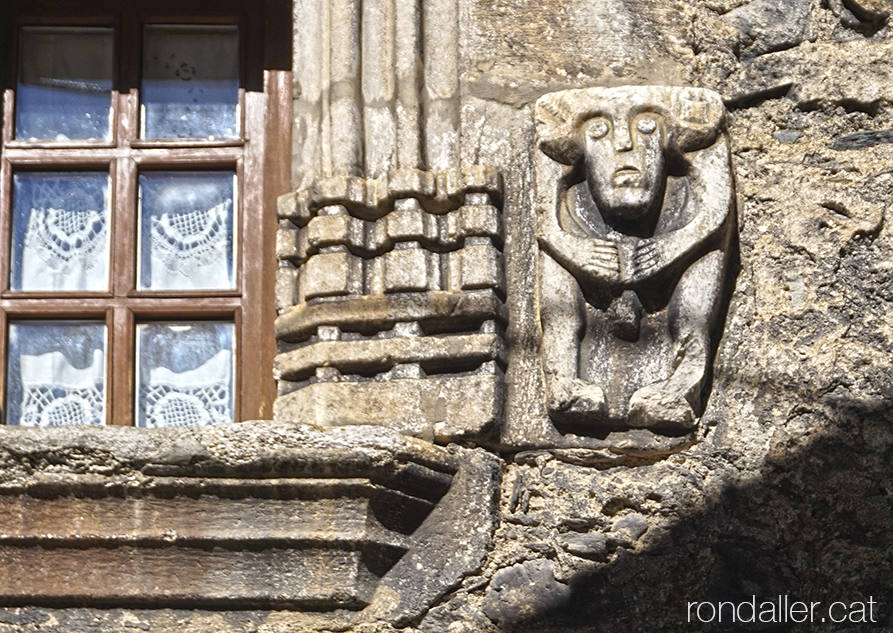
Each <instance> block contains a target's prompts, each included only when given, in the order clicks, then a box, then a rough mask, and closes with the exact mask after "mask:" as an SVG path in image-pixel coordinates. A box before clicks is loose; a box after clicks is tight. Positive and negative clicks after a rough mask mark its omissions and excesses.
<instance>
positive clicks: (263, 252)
mask: <svg viewBox="0 0 893 633" xmlns="http://www.w3.org/2000/svg"><path fill="white" fill-rule="evenodd" d="M35 5H37V7H36V8H35ZM187 9H188V12H187V11H186V10H187ZM147 24H178V25H179V24H183V25H189V24H234V25H237V26H238V27H239V33H240V48H239V50H240V57H241V59H240V69H241V73H240V75H241V76H240V88H239V104H240V107H239V115H240V119H241V120H240V130H239V138H235V139H219V140H204V139H195V140H191V139H186V140H167V139H159V140H156V139H141V138H140V137H139V133H140V100H139V89H140V72H141V69H142V56H141V43H142V39H143V26H144V25H147ZM32 25H33V26H105V27H113V28H114V29H115V52H114V60H115V66H114V68H115V73H116V74H115V76H114V79H113V86H112V106H111V107H112V119H111V120H112V132H111V137H112V140H111V141H89V140H87V141H64V142H57V141H36V142H31V141H22V140H16V139H15V138H14V126H15V110H14V107H15V87H16V79H17V74H18V49H17V47H18V33H19V29H20V27H22V26H32ZM290 27H291V6H290V2H288V0H175V1H174V0H160V1H153V2H140V1H139V0H124V1H122V0H88V1H82V2H79V3H72V2H66V1H65V0H47V1H44V2H40V3H34V2H32V1H30V0H25V1H18V0H16V1H8V2H6V3H4V6H3V8H2V9H0V28H2V29H3V31H4V35H5V41H6V42H8V46H7V48H6V50H4V51H0V55H3V56H5V57H6V59H7V62H8V63H6V64H4V65H5V66H6V68H7V69H9V71H8V73H7V77H5V86H4V90H3V107H2V112H3V126H2V136H0V144H2V150H0V283H2V286H0V288H2V291H0V359H2V362H0V402H3V403H5V402H6V394H7V375H6V373H7V361H6V359H7V349H8V341H9V324H10V322H11V321H13V320H15V321H20V320H28V319H39V320H49V319H90V320H96V321H104V322H105V324H106V327H107V343H106V359H107V361H106V420H105V422H106V424H113V425H124V426H131V425H133V424H134V413H135V402H136V401H137V395H138V394H137V390H138V385H135V384H134V380H135V377H136V369H135V363H136V360H137V359H136V358H135V345H136V326H137V324H139V323H143V322H149V321H160V320H170V321H189V320H192V321H211V320H222V321H228V322H232V323H233V324H234V326H235V338H234V352H235V354H236V359H237V361H236V372H235V376H234V385H233V387H234V396H235V398H234V400H235V402H234V413H235V416H234V417H235V420H236V421H244V420H249V419H263V418H269V417H271V415H272V405H273V400H274V398H275V394H276V390H275V383H274V380H273V372H272V367H273V357H274V355H275V352H276V345H275V339H274V336H273V332H272V327H273V320H274V319H275V308H274V274H275V267H276V256H275V234H276V228H277V222H276V212H275V208H276V198H277V197H278V196H279V195H280V194H282V193H284V192H286V191H287V190H288V186H289V172H290V169H289V164H290V160H289V156H290V150H291V148H290V136H291V96H292V95H291V73H290V64H291V28H290ZM82 169H83V170H100V171H101V170H103V169H108V173H109V175H110V200H111V202H110V208H111V214H110V252H109V259H110V261H109V269H110V270H109V275H110V278H109V280H110V290H109V291H108V292H77V293H73V292H59V293H55V292H23V291H11V290H10V289H9V287H10V283H9V263H10V251H11V249H12V247H11V225H12V184H13V183H12V181H13V174H14V173H16V172H18V171H77V170H82ZM219 169H226V170H234V171H235V173H236V175H237V182H238V187H237V193H236V196H237V198H236V201H234V202H235V204H234V207H235V210H236V216H235V218H234V221H238V223H239V225H238V227H236V226H234V229H235V233H236V235H237V238H236V244H235V255H234V262H233V263H234V275H235V277H236V283H235V290H229V291H226V290H225V291H157V290H156V291H150V290H137V283H136V281H137V280H136V270H137V267H136V258H137V257H138V246H139V244H138V243H137V240H138V228H137V222H138V220H139V218H138V211H137V204H138V203H137V194H138V179H139V174H140V173H141V172H149V171H176V170H184V171H203V170H209V171H214V170H219ZM3 417H4V420H3V422H2V423H5V407H4V416H3Z"/></svg>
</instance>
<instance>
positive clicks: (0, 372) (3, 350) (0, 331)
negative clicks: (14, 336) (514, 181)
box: [0, 310, 9, 424]
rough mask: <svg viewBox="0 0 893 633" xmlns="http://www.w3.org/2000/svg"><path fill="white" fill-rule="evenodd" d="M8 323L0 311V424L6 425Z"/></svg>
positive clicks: (4, 313) (2, 311)
mask: <svg viewBox="0 0 893 633" xmlns="http://www.w3.org/2000/svg"><path fill="white" fill-rule="evenodd" d="M8 358H9V321H8V319H7V318H6V312H5V311H4V310H0V406H2V408H3V415H2V416H0V424H6V393H7V387H6V381H7V380H8V378H9V377H8V376H7V373H8V371H9V363H8V362H7V359H8Z"/></svg>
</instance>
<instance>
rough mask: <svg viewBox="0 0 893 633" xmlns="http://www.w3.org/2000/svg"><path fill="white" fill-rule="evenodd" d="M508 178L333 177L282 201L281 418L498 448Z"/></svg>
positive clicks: (473, 171)
mask: <svg viewBox="0 0 893 633" xmlns="http://www.w3.org/2000/svg"><path fill="white" fill-rule="evenodd" d="M502 188H503V185H502V178H501V175H500V174H499V172H498V171H496V170H494V169H492V168H488V167H485V166H472V167H468V168H464V169H455V170H443V171H437V172H426V171H420V170H400V171H394V172H389V173H387V174H385V175H384V176H382V177H381V178H377V179H363V178H356V177H341V178H329V179H325V180H323V181H320V182H318V183H317V184H316V185H314V186H313V187H311V188H309V189H306V190H303V191H300V192H297V193H294V194H289V195H287V196H283V198H282V199H281V200H280V219H281V224H280V231H279V253H278V254H279V259H280V263H281V267H280V271H279V272H280V276H279V303H280V316H279V318H278V319H277V321H276V335H277V338H278V339H279V343H280V354H279V355H278V356H277V358H276V367H275V370H276V376H277V379H278V380H279V385H280V396H279V398H278V399H277V403H276V408H275V410H274V415H275V417H276V418H277V419H282V420H288V419H291V420H302V421H312V422H314V423H316V424H320V425H323V426H336V425H342V424H382V425H385V426H389V427H391V428H395V429H397V430H399V431H401V432H403V433H406V434H408V435H415V436H418V437H423V438H427V439H435V440H437V441H438V442H449V441H452V440H458V439H463V440H469V439H472V440H477V441H480V440H484V439H486V438H488V437H489V438H495V436H496V434H497V433H498V429H499V425H500V423H501V419H502V409H503V400H504V377H503V371H504V368H505V366H506V363H507V358H506V348H505V343H504V329H505V323H506V310H505V306H504V300H505V273H504V265H503V257H502V249H503V242H504V238H503V224H502V215H501V205H502Z"/></svg>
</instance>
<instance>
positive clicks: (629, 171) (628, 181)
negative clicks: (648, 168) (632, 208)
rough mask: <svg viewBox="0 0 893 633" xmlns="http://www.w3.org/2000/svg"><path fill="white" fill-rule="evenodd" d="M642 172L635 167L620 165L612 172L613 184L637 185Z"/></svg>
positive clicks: (623, 185)
mask: <svg viewBox="0 0 893 633" xmlns="http://www.w3.org/2000/svg"><path fill="white" fill-rule="evenodd" d="M641 176H642V172H641V171H640V170H638V169H636V168H635V167H621V168H620V169H618V170H617V171H615V172H614V186H616V187H637V186H639V182H640V180H641Z"/></svg>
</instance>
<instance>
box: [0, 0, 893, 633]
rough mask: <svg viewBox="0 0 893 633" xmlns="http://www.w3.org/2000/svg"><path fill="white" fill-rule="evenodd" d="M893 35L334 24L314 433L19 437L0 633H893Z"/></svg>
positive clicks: (655, 24) (765, 3) (287, 393)
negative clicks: (802, 612)
mask: <svg viewBox="0 0 893 633" xmlns="http://www.w3.org/2000/svg"><path fill="white" fill-rule="evenodd" d="M891 11H893V5H891V4H890V2H889V0H750V1H749V2H748V1H746V0H685V1H683V0H623V1H620V2H603V1H601V0H561V1H557V0H556V1H550V2H542V1H541V0H487V1H483V0H393V1H391V0H365V1H363V2H360V1H359V0H333V1H331V2H330V1H328V0H295V2H294V38H295V39H294V51H295V60H294V68H293V70H294V74H295V85H296V87H297V88H296V91H295V95H296V96H295V109H294V113H295V116H294V128H293V139H292V140H293V144H294V152H293V172H292V173H293V181H292V187H293V192H292V193H291V194H288V195H286V196H284V197H283V198H282V199H281V200H280V204H279V209H278V210H271V211H270V212H271V213H273V212H276V213H278V216H279V219H280V235H279V240H278V245H277V247H278V257H279V264H280V268H279V273H278V275H279V277H278V280H277V301H278V308H279V316H278V319H277V321H276V323H275V330H276V336H277V337H278V339H279V341H280V354H279V356H278V357H277V360H276V367H275V371H276V375H277V379H278V381H279V384H280V396H279V399H278V401H277V406H276V412H275V420H273V421H267V422H248V423H244V424H241V425H235V426H233V427H230V426H222V427H215V428H214V429H202V430H189V431H164V432H155V433H152V432H141V431H136V430H134V431H133V432H132V433H124V432H123V431H122V430H120V429H107V430H106V429H104V430H89V431H83V430H67V431H59V432H55V431H46V432H44V431H41V432H34V431H28V432H23V431H22V430H21V429H9V428H5V427H0V502H2V504H3V505H4V506H6V507H7V509H9V512H7V513H5V514H4V515H2V516H3V517H4V518H0V525H2V526H3V527H2V530H0V566H3V569H5V570H7V571H8V570H13V569H17V570H20V571H21V570H23V569H24V570H26V571H29V573H27V574H26V573H20V574H19V575H18V576H16V583H18V584H14V583H11V582H10V581H9V578H10V577H11V576H8V575H7V576H5V577H3V578H0V600H2V608H0V633H13V632H15V633H19V632H27V633H31V632H37V631H66V632H78V633H80V632H83V633H87V632H94V631H96V632H104V631H116V632H117V631H129V630H131V629H134V630H145V631H178V632H187V633H199V632H201V633H205V632H209V633H210V632H212V631H213V632H215V633H216V632H219V631H225V632H246V633H247V632H249V631H251V632H256V633H285V632H286V631H288V632H293V631H350V632H352V633H396V632H397V631H402V632H404V633H419V632H421V633H472V632H474V633H478V632H483V633H497V632H503V631H506V632H507V631H515V632H525V633H527V632H529V633H534V632H538V631H550V632H554V631H560V632H562V633H565V632H567V633H577V632H579V633H583V632H592V631H598V632H602V631H604V632H608V631H628V632H632V633H637V632H643V633H644V632H654V631H667V632H674V631H680V632H681V631H692V630H716V628H717V627H718V626H720V625H730V626H731V627H732V630H735V629H734V627H738V626H740V627H741V629H742V630H772V629H770V628H769V627H770V626H778V627H780V628H779V629H778V630H804V631H806V630H808V631H818V632H823V631H828V632H831V631H834V632H836V631H863V630H877V631H885V630H893V532H891V529H893V528H891V526H893V470H891V467H890V464H891V463H893V356H891V352H893V329H891V325H890V324H891V323H893V240H891V234H890V231H889V228H888V226H887V220H888V215H889V207H890V201H891V200H893V143H891V140H893V26H891V25H890V18H889V15H890V13H891ZM606 166H608V167H606ZM674 253H675V255H674ZM649 271H653V272H654V276H649V274H650V273H649ZM680 368H681V369H680ZM270 371H274V368H270ZM382 427H387V428H382ZM196 504H199V505H196ZM100 507H101V508H104V509H108V513H107V514H104V515H102V514H100V515H99V516H113V517H116V519H115V521H116V522H115V523H114V524H113V525H110V524H108V523H104V522H103V521H98V522H95V523H90V522H82V521H84V520H83V519H81V518H80V517H82V516H88V515H90V514H91V513H94V514H96V513H97V512H98V511H97V510H96V509H97V508H100ZM190 507H191V508H196V507H202V508H205V509H206V510H203V511H206V512H207V513H208V514H207V516H214V517H218V520H219V521H220V522H221V523H219V525H223V526H225V527H226V529H221V530H219V531H215V530H212V529H207V530H204V529H199V527H201V525H199V526H198V527H197V526H196V525H194V524H192V523H190V522H188V521H187V522H185V523H184V524H178V523H176V522H175V521H174V519H175V518H176V517H183V516H184V515H186V516H188V508H190ZM234 507H235V508H240V510H239V511H238V512H234V511H233V508H234ZM146 508H148V510H147V509H146ZM25 510H27V512H26V511H25ZM147 513H148V514H147ZM54 516H56V517H59V516H64V517H66V522H61V521H57V520H54V519H53V517H54ZM147 516H150V517H151V518H145V517H147ZM8 517H15V519H10V518H8ZM34 517H36V518H34ZM40 517H45V518H44V519H43V520H42V521H43V522H42V523H35V522H34V521H37V519H38V518H40ZM134 517H142V518H140V521H141V522H137V521H136V520H135V519H134ZM29 521H31V522H30V523H29ZM240 530H241V531H240ZM24 548H32V550H33V552H32V553H34V554H35V555H36V554H37V553H39V554H40V556H42V557H43V558H42V559H40V560H44V561H47V562H46V563H40V564H36V563H34V562H33V561H34V560H36V559H35V558H33V557H23V556H22V554H23V549H24ZM95 551H100V553H101V554H102V555H101V556H94V557H93V558H90V557H89V556H90V555H91V554H90V553H91V552H95ZM79 556H80V557H79ZM84 556H86V557H84ZM85 561H86V562H85ZM89 561H99V563H101V564H100V565H99V566H98V567H90V564H89ZM134 561H136V562H137V563H138V564H139V565H140V566H141V567H140V568H141V569H146V570H152V569H168V570H170V569H177V568H182V570H181V571H179V572H178V573H174V574H171V577H170V579H168V580H166V582H167V583H168V585H167V588H172V589H176V592H175V593H174V594H171V593H167V594H166V593H165V591H164V590H165V587H162V586H156V585H154V584H152V583H147V584H144V585H135V586H128V584H127V583H128V582H129V580H128V578H132V576H130V577H129V576H128V575H127V574H126V573H124V572H122V571H121V570H126V569H129V568H133V565H134V564H136V563H135V562H134ZM28 565H30V567H29V566H28ZM54 566H55V567H54ZM53 569H55V570H57V571H58V570H59V569H64V570H65V573H64V574H57V575H56V576H53V575H52V573H51V571H52V570H53ZM94 569H95V570H96V571H95V574H96V575H101V574H103V573H112V572H114V573H115V574H119V575H118V576H115V575H111V576H108V577H109V578H120V579H121V580H120V582H119V583H118V584H117V586H116V587H115V588H114V589H115V591H110V590H109V584H110V583H109V582H103V581H102V578H101V577H96V576H89V574H90V573H93V571H91V570H94ZM46 570H50V571H46ZM186 570H189V571H188V572H187V571H186ZM147 573H148V572H147ZM153 573H155V572H153ZM40 574H46V576H45V577H41V576H40ZM190 574H193V575H190ZM41 578H43V581H41ZM89 578H92V581H91V582H92V583H93V584H90V583H84V584H83V585H81V586H82V587H84V588H83V589H82V590H80V593H78V591H74V590H68V589H66V588H69V589H70V588H71V587H72V586H75V587H77V586H78V585H77V582H78V581H79V580H86V579H89ZM41 582H43V584H41ZM116 582H117V581H116ZM4 583H5V584H4ZM72 583H74V584H72ZM38 590H39V591H42V592H43V593H39V591H38ZM66 591H68V593H66ZM91 592H92V593H91ZM153 592H154V593H153ZM779 596H781V597H787V599H788V602H787V603H784V600H782V603H781V604H791V603H794V602H796V601H804V602H805V603H807V604H811V603H813V602H819V603H820V604H821V605H823V606H827V605H831V604H833V603H837V602H840V603H843V604H844V605H845V615H844V617H845V619H844V621H842V622H834V621H833V620H832V619H831V618H830V617H829V615H830V614H829V613H828V611H827V610H825V611H821V609H819V611H817V612H816V613H817V614H821V616H822V617H824V618H825V619H824V620H821V619H818V617H817V619H815V620H813V621H810V622H809V623H804V624H794V623H795V622H796V620H786V621H784V622H782V621H780V620H775V621H772V622H769V621H764V622H763V623H762V624H759V623H758V624H756V625H755V624H747V623H740V622H732V623H730V622H729V620H723V622H721V623H720V622H718V621H717V620H716V619H715V618H708V617H707V616H709V615H710V610H709V609H706V608H704V609H701V610H700V612H698V611H697V610H695V617H696V618H699V619H696V620H692V612H691V610H690V609H689V606H688V605H689V604H690V603H696V604H698V605H701V604H705V603H707V604H711V605H719V604H720V603H723V602H725V603H732V604H734V605H739V604H742V603H745V602H750V601H751V600H752V599H754V600H755V603H756V604H759V603H762V602H772V601H774V602H775V603H778V600H779ZM869 600H871V601H872V603H873V605H874V608H873V610H872V611H871V613H870V614H869V613H868V611H867V610H866V611H864V612H860V611H859V609H858V608H855V607H853V605H856V604H868V601H869ZM699 613H700V614H702V615H698V614H699ZM833 613H834V614H835V615H836V616H837V617H840V615H841V614H844V611H840V610H838V611H836V612H833ZM788 615H789V614H788ZM725 616H726V617H728V611H726V612H725ZM748 627H749V628H748ZM760 627H763V628H760ZM784 627H793V628H784ZM798 627H803V628H798Z"/></svg>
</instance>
